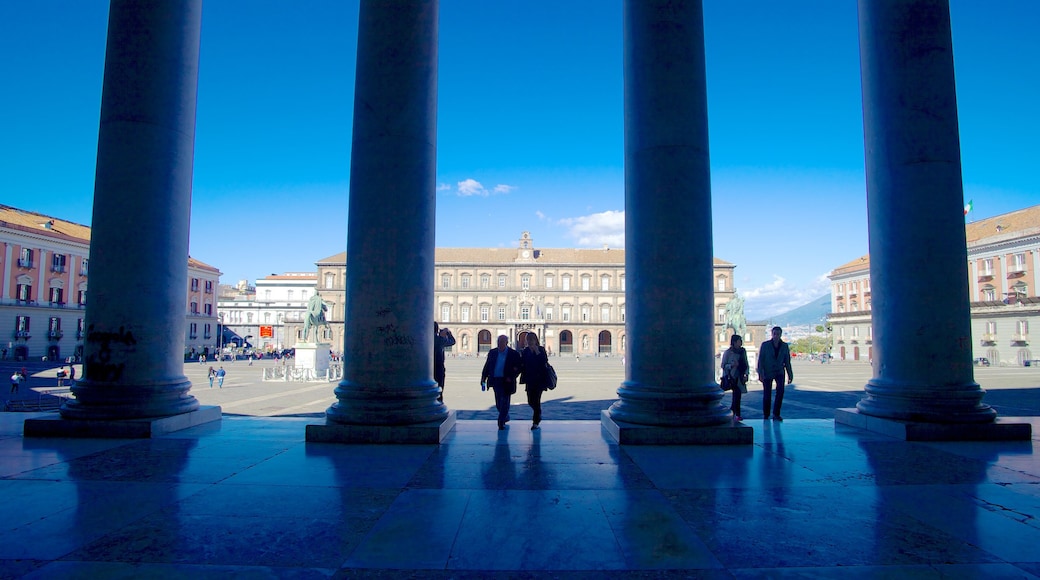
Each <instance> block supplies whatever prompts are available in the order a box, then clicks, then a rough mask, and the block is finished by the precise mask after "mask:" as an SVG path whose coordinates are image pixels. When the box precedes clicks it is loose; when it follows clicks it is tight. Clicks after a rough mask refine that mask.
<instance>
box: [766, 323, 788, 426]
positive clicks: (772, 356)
mask: <svg viewBox="0 0 1040 580" xmlns="http://www.w3.org/2000/svg"><path fill="white" fill-rule="evenodd" d="M783 333H784V331H783V329H781V328H780V327H779V326H774V327H773V330H772V334H773V337H772V338H771V339H770V340H767V341H765V342H763V343H762V346H760V347H759V349H758V380H760V381H762V390H763V393H762V415H763V417H762V419H764V420H768V419H769V412H770V410H772V412H773V420H774V421H783V420H784V418H783V417H781V416H780V406H781V405H782V404H783V403H784V371H787V382H788V383H790V382H793V381H794V371H792V370H791V349H790V348H789V347H788V346H787V343H786V342H784V341H782V340H780V335H782V334H783ZM774 382H775V383H776V403H775V404H772V403H773V401H772V392H773V383H774Z"/></svg>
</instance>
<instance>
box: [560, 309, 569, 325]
mask: <svg viewBox="0 0 1040 580" xmlns="http://www.w3.org/2000/svg"><path fill="white" fill-rule="evenodd" d="M560 316H561V320H563V321H564V322H570V321H571V307H570V306H564V307H563V309H562V311H561V312H560Z"/></svg>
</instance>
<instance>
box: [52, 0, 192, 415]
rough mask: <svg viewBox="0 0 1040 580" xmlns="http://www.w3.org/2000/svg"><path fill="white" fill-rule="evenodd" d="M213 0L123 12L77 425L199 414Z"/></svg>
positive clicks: (151, 1) (105, 114)
mask: <svg viewBox="0 0 1040 580" xmlns="http://www.w3.org/2000/svg"><path fill="white" fill-rule="evenodd" d="M201 16H202V1H201V0H148V1H133V0H112V2H111V7H110V10H109V20H108V45H107V47H106V52H105V79H104V83H103V87H102V95H101V126H100V131H99V134H98V161H97V173H96V178H95V185H94V215H93V221H92V231H91V243H90V299H89V306H88V307H87V311H86V320H85V324H86V337H85V338H84V340H83V348H84V364H83V377H82V379H80V380H79V381H78V383H77V385H76V386H75V387H73V389H72V390H73V393H74V394H75V396H76V398H75V400H73V401H70V402H69V403H67V404H66V405H65V407H63V408H62V410H61V415H62V417H64V418H66V419H131V418H146V417H161V416H167V415H176V414H180V413H185V412H189V411H193V410H195V409H197V408H198V406H199V404H198V401H196V400H195V397H193V396H191V395H189V394H188V390H189V389H190V388H191V383H190V382H189V381H188V379H187V377H186V376H185V375H184V359H183V352H182V349H183V345H184V336H185V334H184V325H185V312H186V307H185V290H186V288H187V267H188V220H189V214H190V210H191V177H192V161H193V155H194V142H195V94H196V85H197V81H198V63H199V32H200V25H201Z"/></svg>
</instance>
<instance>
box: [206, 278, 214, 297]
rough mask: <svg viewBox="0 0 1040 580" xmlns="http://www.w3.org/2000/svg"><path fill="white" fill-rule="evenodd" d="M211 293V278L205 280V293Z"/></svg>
mask: <svg viewBox="0 0 1040 580" xmlns="http://www.w3.org/2000/svg"><path fill="white" fill-rule="evenodd" d="M212 293H213V280H206V294H212Z"/></svg>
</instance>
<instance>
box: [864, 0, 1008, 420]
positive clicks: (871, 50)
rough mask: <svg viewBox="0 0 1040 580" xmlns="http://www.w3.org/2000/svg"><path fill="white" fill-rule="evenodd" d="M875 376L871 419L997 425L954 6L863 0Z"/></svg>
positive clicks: (870, 386)
mask: <svg viewBox="0 0 1040 580" xmlns="http://www.w3.org/2000/svg"><path fill="white" fill-rule="evenodd" d="M859 23H860V61H861V70H862V77H863V122H864V141H865V149H866V174H867V218H868V220H869V229H870V278H871V286H872V287H873V308H872V314H873V323H874V347H875V348H874V377H873V378H872V379H871V380H870V381H869V382H868V383H867V385H866V394H867V396H866V397H865V398H864V399H863V400H862V401H861V402H860V403H859V404H858V405H857V408H858V409H859V411H860V412H861V413H864V414H866V415H870V416H876V417H882V418H888V419H900V420H910V421H921V422H934V423H982V422H990V421H992V420H993V418H994V417H995V416H996V413H995V412H994V411H993V410H992V409H990V408H989V407H988V406H986V405H984V404H982V402H981V401H982V394H983V393H982V390H981V389H980V388H979V385H978V384H977V383H976V382H975V380H974V375H973V371H972V348H971V346H972V345H971V319H970V313H969V297H968V271H967V264H968V260H967V246H966V243H965V233H964V192H963V189H962V183H961V159H960V137H959V133H958V126H957V95H956V88H955V86H954V74H953V41H952V38H951V33H950V10H949V4H948V0H912V1H910V0H860V2H859Z"/></svg>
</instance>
